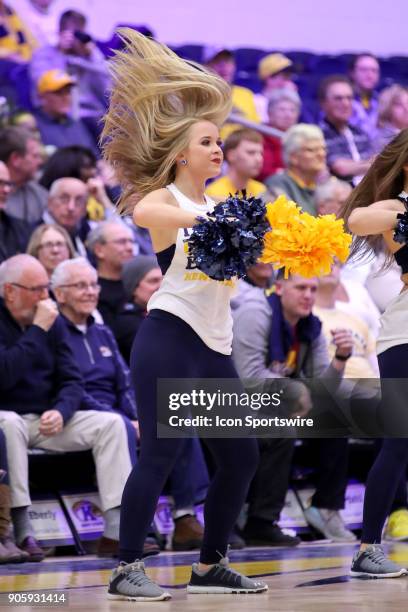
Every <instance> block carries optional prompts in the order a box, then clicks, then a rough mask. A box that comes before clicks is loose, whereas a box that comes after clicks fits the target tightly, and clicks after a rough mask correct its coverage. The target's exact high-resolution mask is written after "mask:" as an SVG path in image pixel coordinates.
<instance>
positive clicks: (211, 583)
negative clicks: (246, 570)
mask: <svg viewBox="0 0 408 612" xmlns="http://www.w3.org/2000/svg"><path fill="white" fill-rule="evenodd" d="M267 590H268V585H267V584H265V583H264V582H262V581H261V580H252V578H248V577H247V576H244V575H243V574H240V573H239V572H236V571H235V570H233V569H231V568H230V567H229V561H228V557H222V558H221V559H220V560H219V562H218V563H216V564H215V565H213V566H212V567H211V568H210V569H209V570H207V571H206V572H203V571H200V570H199V569H198V564H197V563H193V568H192V571H191V579H190V582H189V584H188V585H187V593H198V594H200V593H201V594H202V593H218V594H229V593H236V594H240V593H263V592H264V591H267Z"/></svg>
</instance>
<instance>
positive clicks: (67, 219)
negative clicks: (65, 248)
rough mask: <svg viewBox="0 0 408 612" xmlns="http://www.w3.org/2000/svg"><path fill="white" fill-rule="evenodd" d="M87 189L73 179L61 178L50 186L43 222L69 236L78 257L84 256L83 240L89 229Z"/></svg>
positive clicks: (80, 182)
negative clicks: (57, 226) (54, 225)
mask: <svg viewBox="0 0 408 612" xmlns="http://www.w3.org/2000/svg"><path fill="white" fill-rule="evenodd" d="M87 201H88V189H87V187H86V185H85V184H84V183H83V182H82V181H80V180H78V179H75V178H61V179H58V180H57V181H54V183H53V184H52V185H51V189H50V193H49V198H48V207H47V210H46V211H45V212H44V214H43V222H44V223H49V224H57V225H60V226H61V227H63V228H64V229H65V230H66V231H67V232H68V234H69V236H70V238H71V240H72V243H73V245H74V248H75V251H76V253H77V254H78V255H82V256H86V248H85V244H84V242H85V239H86V237H87V235H88V233H89V230H90V227H89V225H88V224H87V223H86V219H85V217H86V203H87Z"/></svg>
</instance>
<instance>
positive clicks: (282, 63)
mask: <svg viewBox="0 0 408 612" xmlns="http://www.w3.org/2000/svg"><path fill="white" fill-rule="evenodd" d="M292 65H293V62H292V60H290V59H289V58H288V57H286V55H283V54H282V53H270V54H269V55H266V56H265V57H264V58H263V59H261V61H260V62H259V64H258V76H259V78H260V79H261V80H262V81H264V80H265V79H267V78H268V77H270V76H273V75H274V74H278V72H282V70H286V69H287V68H290V66H292Z"/></svg>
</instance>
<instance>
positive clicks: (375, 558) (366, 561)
mask: <svg viewBox="0 0 408 612" xmlns="http://www.w3.org/2000/svg"><path fill="white" fill-rule="evenodd" d="M407 574H408V571H407V570H406V569H405V567H400V566H399V565H396V563H394V561H391V560H390V559H387V557H386V556H385V553H384V550H383V549H382V547H381V546H379V545H378V544H371V545H370V546H367V548H366V549H365V550H364V551H362V550H358V551H357V552H356V553H355V555H354V557H353V561H352V563H351V569H350V576H353V577H354V578H359V577H360V578H364V577H366V578H399V577H400V576H405V575H407Z"/></svg>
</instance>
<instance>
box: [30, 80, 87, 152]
mask: <svg viewBox="0 0 408 612" xmlns="http://www.w3.org/2000/svg"><path fill="white" fill-rule="evenodd" d="M75 84H76V81H75V79H74V78H73V77H72V76H70V75H69V74H68V73H67V72H63V71H61V70H57V69H54V70H47V72H44V73H43V74H42V75H41V76H40V78H39V80H38V83H37V92H38V98H39V109H37V110H36V111H35V113H34V116H35V119H36V122H37V126H38V129H39V131H40V134H41V139H42V141H43V143H44V144H46V145H53V146H55V147H57V148H58V147H65V146H70V145H71V146H72V145H80V146H82V147H87V148H89V149H91V150H92V152H93V153H94V155H97V154H98V149H97V146H96V143H95V140H94V139H93V138H92V136H91V134H90V132H89V130H88V128H87V127H86V125H85V124H84V123H83V121H81V119H73V117H72V89H73V87H74V86H75Z"/></svg>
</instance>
